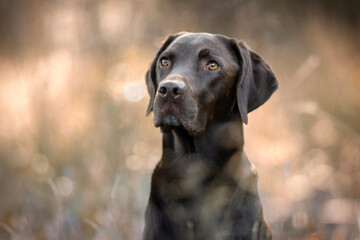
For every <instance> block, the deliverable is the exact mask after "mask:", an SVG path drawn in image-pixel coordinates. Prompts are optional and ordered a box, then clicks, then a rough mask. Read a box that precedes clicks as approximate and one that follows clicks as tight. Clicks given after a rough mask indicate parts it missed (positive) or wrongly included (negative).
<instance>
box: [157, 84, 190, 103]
mask: <svg viewBox="0 0 360 240" xmlns="http://www.w3.org/2000/svg"><path fill="white" fill-rule="evenodd" d="M185 92H186V85H185V84H184V83H183V82H181V81H173V80H168V81H165V82H162V83H160V85H159V88H158V93H159V96H160V97H161V98H169V99H176V98H179V97H181V96H183V95H184V94H185Z"/></svg>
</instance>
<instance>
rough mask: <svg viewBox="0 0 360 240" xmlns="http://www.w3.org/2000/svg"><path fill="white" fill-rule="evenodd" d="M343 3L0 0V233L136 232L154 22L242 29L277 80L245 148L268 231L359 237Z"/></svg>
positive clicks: (147, 144) (353, 11)
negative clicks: (255, 173)
mask: <svg viewBox="0 0 360 240" xmlns="http://www.w3.org/2000/svg"><path fill="white" fill-rule="evenodd" d="M359 5H360V4H359V1H351V0H349V1H335V0H332V1H325V0H323V1H317V2H315V1H310V0H308V1H293V2H292V3H290V2H289V1H259V0H257V1H246V0H244V1H236V0H230V1H215V0H209V1H204V0H201V1H190V0H184V1H174V0H170V1H166V0H154V1H145V0H121V1H115V0H104V1H100V0H91V1H85V0H67V1H41V0H34V1H27V0H22V1H21V0H16V1H14V0H3V1H1V2H0V239H129V240H131V239H140V238H141V233H142V228H143V214H144V210H145V206H146V202H147V197H148V194H149V184H150V175H151V171H152V169H153V168H154V166H155V164H156V162H157V161H158V160H159V157H160V154H161V135H160V132H159V130H158V129H155V128H154V127H153V125H152V119H151V117H148V118H145V116H144V115H145V109H146V104H147V101H148V97H147V93H146V87H145V83H144V75H145V72H146V70H147V68H148V66H149V64H150V62H151V60H152V57H153V56H154V55H155V53H156V50H157V48H158V47H159V46H160V45H161V41H162V40H163V39H164V38H165V37H166V35H168V34H170V33H176V32H179V31H201V32H213V33H221V34H225V35H228V36H231V37H235V38H238V39H243V40H245V41H246V42H247V43H248V45H249V46H250V47H252V49H254V51H256V52H258V53H260V54H261V55H262V56H263V57H264V58H265V59H266V60H267V62H268V63H270V65H271V66H272V68H273V69H274V71H275V72H276V75H277V76H278V79H279V83H280V88H279V90H278V91H277V92H276V94H275V95H274V96H273V97H272V98H271V99H270V101H269V102H268V103H266V104H265V105H264V106H263V107H261V108H260V109H258V110H256V111H254V113H251V114H250V116H249V124H248V125H247V126H246V127H245V135H246V142H245V150H246V152H247V155H248V156H249V159H250V160H251V161H252V162H253V163H254V164H255V165H256V166H257V169H258V172H259V175H260V179H259V192H260V193H261V197H262V202H263V205H264V212H265V215H266V216H267V218H268V220H269V222H270V224H271V226H272V229H273V232H274V239H359V228H360V201H359V200H360V188H359V185H360V135H359V133H360V124H359V119H360V81H359V80H360V45H359V39H360V31H359V29H360V17H359V16H360V14H359V9H360V6H359Z"/></svg>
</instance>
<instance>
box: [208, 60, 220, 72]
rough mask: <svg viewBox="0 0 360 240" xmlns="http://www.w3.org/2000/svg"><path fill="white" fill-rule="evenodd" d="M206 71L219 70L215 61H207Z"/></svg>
mask: <svg viewBox="0 0 360 240" xmlns="http://www.w3.org/2000/svg"><path fill="white" fill-rule="evenodd" d="M206 67H207V69H209V70H211V71H214V70H216V69H218V68H219V64H218V63H217V62H215V61H209V62H208V63H207V65H206Z"/></svg>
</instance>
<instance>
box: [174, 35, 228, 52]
mask: <svg viewBox="0 0 360 240" xmlns="http://www.w3.org/2000/svg"><path fill="white" fill-rule="evenodd" d="M177 48H178V49H184V50H185V49H186V50H193V51H196V50H200V49H204V48H207V49H212V50H216V49H219V50H222V51H224V50H226V46H225V44H224V43H223V41H221V40H220V37H219V35H215V34H210V33H184V34H182V35H180V36H179V37H178V38H176V39H175V40H174V42H172V44H171V45H170V46H169V48H168V49H177Z"/></svg>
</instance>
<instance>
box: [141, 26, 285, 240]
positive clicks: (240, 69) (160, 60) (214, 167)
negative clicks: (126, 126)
mask: <svg viewBox="0 0 360 240" xmlns="http://www.w3.org/2000/svg"><path fill="white" fill-rule="evenodd" d="M146 83H147V87H148V91H149V94H150V102H149V106H148V109H147V115H149V114H150V112H151V111H153V112H154V124H155V126H156V127H160V128H161V130H162V132H163V154H162V157H161V160H160V162H159V163H158V165H157V166H156V169H155V171H154V173H153V175H152V182H151V193H150V198H149V203H148V206H147V209H146V216H145V230H144V239H145V240H150V239H159V240H160V239H164V240H165V239H166V240H174V239H179V240H180V239H184V240H185V239H204V240H215V239H237V240H240V239H271V230H270V227H269V226H268V224H267V223H266V221H265V219H264V216H263V211H262V206H261V202H260V199H259V195H258V192H257V174H256V170H255V168H254V167H253V165H251V163H250V162H249V161H248V159H247V157H246V155H245V153H244V151H243V146H244V138H243V124H242V123H243V122H244V123H247V121H248V117H247V114H248V113H249V112H250V111H252V110H254V109H256V108H257V107H259V106H260V105H262V104H263V103H264V102H265V101H266V100H267V99H268V98H269V97H270V96H271V95H272V93H273V92H274V91H275V90H276V89H277V87H278V84H277V80H276V77H275V75H274V74H273V72H272V71H271V70H270V68H269V66H268V65H267V64H266V63H265V62H264V60H262V58H261V57H260V56H259V55H257V54H256V53H254V52H253V51H251V50H250V49H249V48H248V47H247V46H246V45H245V44H244V43H242V42H237V41H235V40H233V39H230V38H227V37H225V36H221V35H214V34H208V33H179V34H177V35H172V36H170V37H168V39H167V40H166V41H165V43H164V44H163V46H162V47H161V49H160V50H159V52H158V53H157V55H156V57H155V59H154V61H153V63H152V65H151V67H150V69H149V71H148V73H147V76H146Z"/></svg>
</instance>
